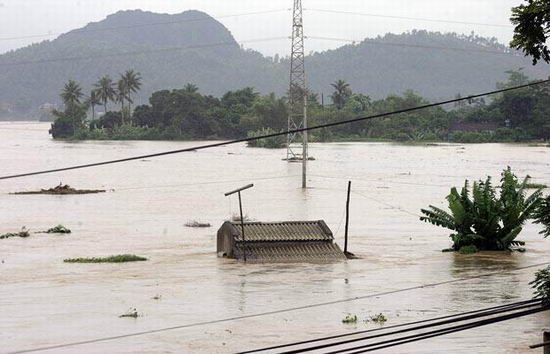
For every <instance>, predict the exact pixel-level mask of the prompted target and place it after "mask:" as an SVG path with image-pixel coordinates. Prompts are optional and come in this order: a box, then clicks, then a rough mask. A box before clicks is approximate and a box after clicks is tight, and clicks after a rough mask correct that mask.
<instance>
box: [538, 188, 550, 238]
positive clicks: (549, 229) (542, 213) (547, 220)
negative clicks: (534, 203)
mask: <svg viewBox="0 0 550 354" xmlns="http://www.w3.org/2000/svg"><path fill="white" fill-rule="evenodd" d="M535 223H537V224H541V225H542V226H543V230H542V231H541V232H540V234H541V235H543V236H544V237H549V236H550V195H549V196H547V197H546V198H544V199H542V201H541V203H540V205H539V207H538V209H537V211H536V212H535Z"/></svg>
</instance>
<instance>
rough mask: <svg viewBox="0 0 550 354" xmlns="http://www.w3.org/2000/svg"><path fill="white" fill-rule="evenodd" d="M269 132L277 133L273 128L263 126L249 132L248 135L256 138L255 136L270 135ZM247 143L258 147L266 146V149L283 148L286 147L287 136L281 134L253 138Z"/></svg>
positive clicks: (249, 145)
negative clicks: (257, 138)
mask: <svg viewBox="0 0 550 354" xmlns="http://www.w3.org/2000/svg"><path fill="white" fill-rule="evenodd" d="M269 134H275V131H274V130H273V129H271V128H263V129H260V130H256V131H254V132H249V133H248V137H249V138H254V137H258V136H262V135H269ZM247 144H248V147H257V148H265V149H282V148H284V147H286V136H285V135H279V136H274V137H271V138H265V139H259V140H251V141H249V142H247Z"/></svg>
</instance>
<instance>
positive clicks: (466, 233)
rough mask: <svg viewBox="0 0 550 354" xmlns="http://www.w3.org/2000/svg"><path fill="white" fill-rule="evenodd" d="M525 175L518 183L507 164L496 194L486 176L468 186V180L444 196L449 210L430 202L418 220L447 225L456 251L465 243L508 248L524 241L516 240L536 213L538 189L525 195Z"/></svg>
mask: <svg viewBox="0 0 550 354" xmlns="http://www.w3.org/2000/svg"><path fill="white" fill-rule="evenodd" d="M528 181H529V176H527V177H525V179H524V180H523V182H522V183H520V182H519V181H518V179H517V178H516V176H515V175H514V174H513V173H512V171H511V169H510V168H509V167H508V168H507V169H506V170H504V172H503V173H502V179H501V185H500V195H499V196H497V193H496V190H495V188H494V187H493V185H492V183H491V178H490V177H488V178H487V179H486V180H485V181H478V182H474V184H473V188H472V189H471V190H470V188H469V184H468V181H467V180H466V182H465V183H464V187H463V188H462V191H461V192H460V193H459V192H458V191H457V189H456V188H452V189H451V193H450V194H449V195H448V196H447V201H448V203H449V209H450V213H449V212H447V211H445V210H442V209H440V208H437V207H435V206H432V205H430V207H429V209H422V213H423V214H424V215H425V216H423V217H421V218H420V220H422V221H425V222H429V223H431V224H434V225H437V226H441V227H445V228H448V229H451V230H452V231H453V233H452V234H451V235H450V237H451V239H452V241H453V249H454V250H455V251H459V250H460V249H462V248H463V247H465V246H475V247H476V248H477V249H478V250H481V251H487V250H493V251H496V250H509V249H511V248H512V247H513V246H521V245H523V244H524V243H523V242H520V241H516V237H517V236H518V235H519V233H520V232H521V230H522V226H523V224H524V223H525V222H526V221H527V220H529V219H533V218H534V217H536V216H537V214H540V212H539V210H540V208H539V205H540V204H541V203H542V198H541V197H542V191H541V190H540V189H539V190H537V191H535V192H534V193H533V194H531V195H530V196H529V197H526V185H527V183H528Z"/></svg>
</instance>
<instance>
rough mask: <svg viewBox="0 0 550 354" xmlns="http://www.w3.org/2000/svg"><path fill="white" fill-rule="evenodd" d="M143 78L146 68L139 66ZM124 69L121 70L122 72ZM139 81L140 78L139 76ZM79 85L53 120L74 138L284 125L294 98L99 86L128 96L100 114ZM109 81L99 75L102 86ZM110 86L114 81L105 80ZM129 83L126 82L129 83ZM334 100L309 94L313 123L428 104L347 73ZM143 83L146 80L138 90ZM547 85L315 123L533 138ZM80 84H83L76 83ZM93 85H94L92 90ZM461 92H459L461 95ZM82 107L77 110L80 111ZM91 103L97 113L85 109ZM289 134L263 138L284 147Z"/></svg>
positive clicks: (201, 135)
mask: <svg viewBox="0 0 550 354" xmlns="http://www.w3.org/2000/svg"><path fill="white" fill-rule="evenodd" d="M129 72H131V73H133V74H134V75H136V76H137V77H138V78H139V73H134V72H133V71H129ZM123 77H124V75H122V76H121V80H122V78H123ZM138 82H140V80H138ZM527 82H529V79H528V78H527V76H525V75H524V74H523V73H522V72H521V71H512V72H509V80H508V81H507V82H505V83H499V84H498V85H497V86H498V87H500V88H502V87H511V86H516V85H522V84H525V83H527ZM75 86H76V87H77V88H79V86H78V84H77V83H75V82H73V81H70V82H69V83H68V84H67V85H66V86H65V88H64V90H63V92H62V98H63V101H64V102H65V108H66V109H65V111H64V112H56V115H58V119H57V120H56V121H55V123H54V124H53V125H52V130H51V132H52V135H53V136H54V138H73V139H128V140H140V139H150V140H155V139H162V140H164V139H166V140H172V139H174V140H175V139H181V140H187V139H233V138H241V137H245V136H247V135H248V136H251V135H259V134H262V133H265V132H273V131H282V130H285V129H286V127H287V119H288V113H287V112H288V106H287V100H286V98H285V97H276V96H275V95H274V94H271V95H266V96H262V95H260V94H258V93H257V92H255V91H254V89H253V88H250V87H248V88H244V89H241V90H236V91H229V92H227V93H225V94H224V95H223V96H222V97H220V98H218V97H213V96H209V95H203V94H201V93H200V92H199V88H198V87H197V86H195V85H193V84H187V85H186V86H185V87H184V88H182V89H176V90H162V91H158V92H155V93H153V95H152V96H151V97H150V99H149V104H148V105H140V106H137V107H136V108H135V110H133V111H132V106H131V103H132V102H133V100H132V97H131V94H130V95H128V94H127V95H122V96H121V97H123V98H116V97H118V96H119V94H117V93H116V92H117V91H119V90H117V89H114V91H115V94H114V95H113V97H114V98H112V99H111V98H108V96H107V95H105V94H104V93H101V92H105V90H102V91H98V92H97V94H100V93H101V95H100V97H101V98H100V101H99V102H100V103H101V104H102V105H103V106H104V108H105V109H106V108H107V103H108V102H110V101H111V100H112V101H114V102H119V103H121V105H120V109H118V110H116V111H107V112H106V113H105V114H103V115H102V116H101V117H100V118H98V119H96V118H95V112H94V111H93V107H94V105H93V104H91V103H90V100H86V101H84V102H83V103H80V101H79V100H75V95H74V93H72V94H68V93H69V92H74V91H75V90H76V89H75ZM104 86H105V85H102V84H101V80H100V82H98V84H97V85H96V87H95V90H100V89H101V87H104ZM106 86H109V85H106ZM122 87H124V85H122ZM332 88H333V93H332V95H331V97H330V101H331V102H330V104H324V102H323V101H324V98H320V97H319V95H317V94H315V93H309V94H308V112H309V113H308V114H309V124H310V126H313V125H319V124H325V123H331V122H338V121H343V120H348V119H352V118H354V117H358V116H369V115H375V114H379V113H384V112H391V111H396V110H403V109H407V108H412V107H416V106H419V105H424V104H427V103H428V101H427V100H426V99H424V98H423V97H421V96H419V95H418V94H416V93H415V92H413V91H406V92H405V93H403V94H402V95H390V96H388V97H386V98H385V99H381V100H373V99H371V98H370V97H369V96H368V95H365V94H361V93H354V92H353V90H352V87H350V85H349V84H348V83H346V82H345V81H343V80H338V81H337V82H335V83H333V84H332ZM137 89H139V85H138V87H137V88H135V89H134V91H132V90H129V91H128V92H129V93H131V92H135V90H137ZM548 89H549V88H548V87H546V86H544V87H543V86H534V87H531V88H525V89H521V90H514V91H509V92H506V93H503V94H501V95H498V96H495V97H491V98H489V99H490V101H486V100H483V99H478V100H470V101H462V102H459V103H458V104H456V105H455V106H454V107H432V108H429V109H424V110H418V111H413V112H409V113H403V114H400V115H397V116H391V117H386V118H380V119H374V120H368V121H362V122H357V123H353V124H347V125H342V126H336V127H333V128H331V129H322V130H319V131H313V132H312V134H311V138H312V140H313V141H338V140H348V141H349V140H357V141H360V140H391V141H454V142H497V141H503V142H504V141H506V142H508V141H527V140H536V139H548V138H550V116H549V114H548V113H550V92H549V91H548ZM76 91H77V90H76ZM93 92H94V91H92V93H93ZM457 96H459V95H457ZM75 107H76V108H77V109H76V112H75ZM88 108H89V113H90V115H88V116H86V112H85V110H86V109H88ZM282 145H284V139H277V140H276V142H273V143H270V144H264V145H262V146H264V147H281V146H282Z"/></svg>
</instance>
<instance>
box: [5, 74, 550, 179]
mask: <svg viewBox="0 0 550 354" xmlns="http://www.w3.org/2000/svg"><path fill="white" fill-rule="evenodd" d="M549 82H550V79H546V80H540V81H535V82H531V83H528V84H525V85H519V86H514V87H508V88H504V89H499V90H494V91H488V92H484V93H479V94H475V95H470V96H466V97H461V98H454V99H450V100H446V101H440V102H436V103H429V104H425V105H421V106H417V107H411V108H405V109H400V110H397V111H393V112H386V113H379V114H375V115H371V116H366V117H358V118H353V119H347V120H343V121H339V122H332V123H326V124H320V125H316V126H312V127H307V128H299V129H295V130H287V131H282V132H279V133H272V134H266V135H260V136H255V137H247V138H241V139H236V140H230V141H222V142H217V143H211V144H205V145H199V146H195V147H190V148H185V149H178V150H171V151H164V152H159V153H154V154H148V155H139V156H133V157H127V158H122V159H116V160H108V161H102V162H95V163H88V164H82V165H75V166H69V167H62V168H55V169H50V170H43V171H35V172H27V173H20V174H14V175H7V176H0V180H5V179H13V178H20V177H27V176H36V175H42V174H47V173H54V172H62V171H70V170H77V169H82V168H90V167H97V166H104V165H112V164H117V163H122V162H128V161H135V160H141V159H146V158H152V157H160V156H167V155H174V154H181V153H184V152H191V151H198V150H206V149H211V148H215V147H220V146H226V145H233V144H238V143H244V142H249V141H257V140H261V139H267V138H272V137H277V136H286V135H287V134H294V133H301V132H304V131H311V130H318V129H323V128H330V127H335V126H340V125H344V124H351V123H357V122H362V121H367V120H371V119H376V118H382V117H388V116H392V115H397V114H402V113H408V112H414V111H418V110H423V109H427V108H432V107H438V106H442V105H446V104H450V103H455V102H460V101H467V100H472V99H475V98H478V97H483V96H488V95H494V94H498V93H504V92H509V91H514V90H519V89H523V88H528V87H533V86H539V85H543V84H547V83H549Z"/></svg>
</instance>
